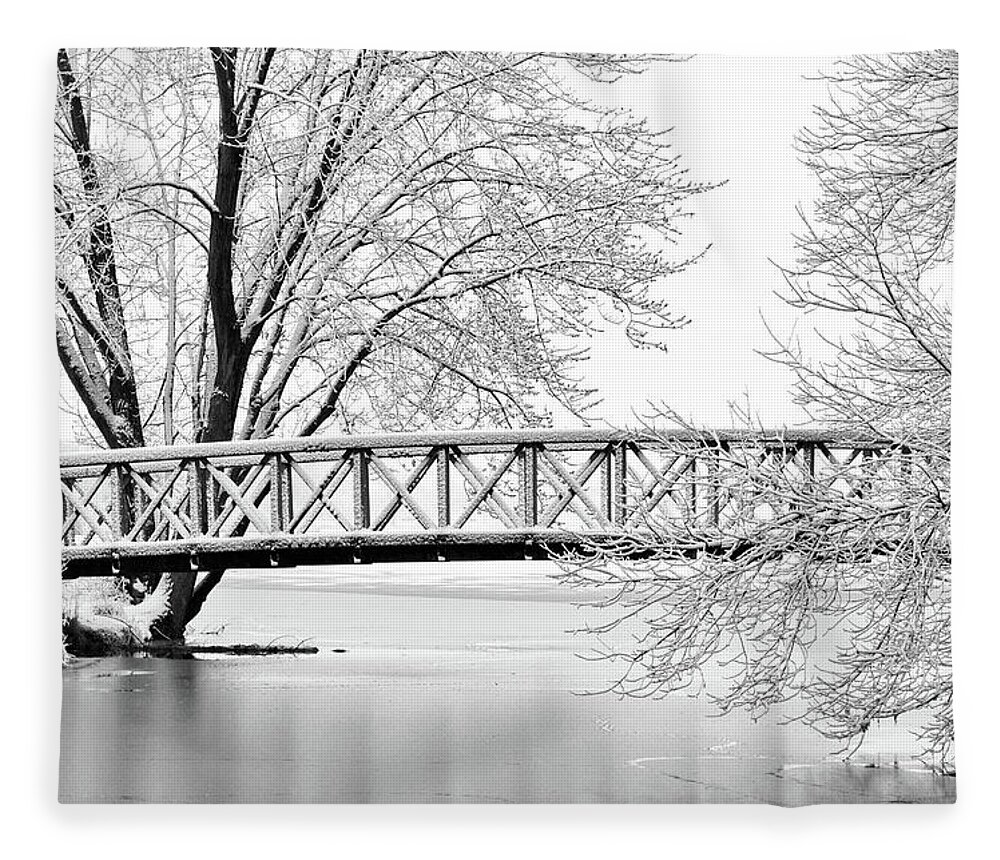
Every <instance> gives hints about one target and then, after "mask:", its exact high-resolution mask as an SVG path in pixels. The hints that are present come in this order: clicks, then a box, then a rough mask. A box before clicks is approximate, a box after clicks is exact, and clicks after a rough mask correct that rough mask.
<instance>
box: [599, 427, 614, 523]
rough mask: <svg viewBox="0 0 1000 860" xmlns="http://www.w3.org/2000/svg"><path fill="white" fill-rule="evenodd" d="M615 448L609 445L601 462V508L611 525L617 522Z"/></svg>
mask: <svg viewBox="0 0 1000 860" xmlns="http://www.w3.org/2000/svg"><path fill="white" fill-rule="evenodd" d="M614 452H615V446H614V444H611V445H608V446H607V447H606V448H605V449H604V458H603V459H602V461H601V507H602V508H603V509H604V518H605V519H606V520H607V521H608V522H609V523H614V521H615V453H614Z"/></svg>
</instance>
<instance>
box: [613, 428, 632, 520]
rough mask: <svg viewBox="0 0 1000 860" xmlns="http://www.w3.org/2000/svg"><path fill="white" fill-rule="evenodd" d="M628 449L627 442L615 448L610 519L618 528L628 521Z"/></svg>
mask: <svg viewBox="0 0 1000 860" xmlns="http://www.w3.org/2000/svg"><path fill="white" fill-rule="evenodd" d="M627 448H628V443H627V442H619V443H618V444H616V445H615V447H614V463H613V466H612V476H611V483H612V493H613V495H614V499H613V501H614V508H613V510H612V514H613V516H612V517H611V518H610V519H611V522H613V523H614V524H615V525H616V526H624V525H625V523H626V522H627V521H628V463H627V461H626V459H625V457H626V450H627Z"/></svg>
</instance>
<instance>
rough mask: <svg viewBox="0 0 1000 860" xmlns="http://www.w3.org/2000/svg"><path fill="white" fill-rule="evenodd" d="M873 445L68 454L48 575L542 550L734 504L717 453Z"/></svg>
mask: <svg viewBox="0 0 1000 860" xmlns="http://www.w3.org/2000/svg"><path fill="white" fill-rule="evenodd" d="M885 449H886V443H884V442H882V441H879V440H862V439H846V438H844V437H837V436H836V435H834V434H833V433H830V432H826V433H824V432H818V431H810V432H790V431H783V432H766V433H757V434H746V433H733V432H721V433H715V434H696V433H688V432H673V431H671V432H669V433H662V434H661V433H621V432H609V431H594V430H580V431H576V430H574V431H564V430H519V431H509V432H466V433H433V434H397V435H382V436H341V437H331V438H325V439H316V438H307V439H272V440H265V441H250V442H233V443H219V444H204V445H193V446H188V447H179V446H173V447H161V448H135V449H114V450H94V451H90V452H87V453H73V454H68V455H65V456H63V457H62V459H61V465H60V478H61V483H62V496H63V527H62V541H63V552H62V555H63V577H64V578H67V579H72V578H75V577H80V576H101V575H119V574H120V575H123V576H129V575H133V574H140V573H143V572H149V571H159V572H164V571H184V570H192V569H195V570H198V569H200V570H212V569H221V568H239V567H243V568H246V567H268V566H273V567H293V566H296V565H303V564H311V565H332V564H350V563H367V562H398V561H448V560H455V559H466V560H495V559H545V558H548V557H550V555H551V554H553V553H557V552H563V551H565V550H566V549H572V548H574V547H577V546H579V545H580V544H581V542H583V541H587V540H590V539H593V538H595V537H613V536H621V535H626V534H629V533H630V532H632V531H634V530H637V529H641V528H642V527H643V525H644V523H647V522H648V521H649V519H650V518H662V517H667V518H672V519H674V520H676V521H679V522H682V523H684V524H685V525H686V526H687V527H688V530H689V532H690V533H692V534H697V533H698V530H699V529H702V530H703V531H705V533H706V534H707V533H709V532H710V531H711V530H712V529H713V527H718V526H719V525H720V524H722V523H724V522H725V521H726V519H727V518H732V517H734V516H739V511H740V507H741V504H745V502H744V503H741V501H740V493H739V484H738V482H739V480H740V470H739V469H738V468H734V467H733V464H734V463H735V462H737V461H739V462H741V463H742V464H743V468H745V463H746V462H747V458H746V455H747V454H748V453H750V452H752V454H753V457H756V458H758V460H759V461H760V462H763V461H766V460H768V459H769V458H778V459H776V460H773V461H772V462H778V463H781V464H783V468H785V467H787V469H788V470H789V473H790V474H796V473H797V474H799V475H802V476H805V475H809V476H817V475H818V474H819V473H820V472H821V471H824V470H825V473H826V474H828V475H829V476H830V478H829V479H830V480H831V481H838V480H840V481H847V483H848V485H849V483H850V481H851V480H853V479H852V478H851V476H852V475H855V476H856V475H858V474H861V472H859V471H858V470H859V469H860V470H862V471H863V469H864V468H865V466H864V464H865V463H870V462H873V461H875V460H877V459H879V457H880V454H881V453H882V452H883V451H884V450H885ZM734 454H737V455H738V456H734ZM661 521H662V519H661Z"/></svg>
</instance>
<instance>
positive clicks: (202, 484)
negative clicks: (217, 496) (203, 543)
mask: <svg viewBox="0 0 1000 860" xmlns="http://www.w3.org/2000/svg"><path fill="white" fill-rule="evenodd" d="M188 504H189V505H190V507H191V528H192V530H193V531H194V533H195V534H197V535H205V534H208V470H207V469H206V468H205V464H204V463H203V462H202V461H200V460H192V461H191V462H190V463H189V464H188Z"/></svg>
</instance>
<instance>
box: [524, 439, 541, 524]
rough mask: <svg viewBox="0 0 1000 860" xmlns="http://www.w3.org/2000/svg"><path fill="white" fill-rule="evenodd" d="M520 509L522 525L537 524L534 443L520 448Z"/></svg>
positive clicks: (536, 475) (536, 457)
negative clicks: (522, 519) (522, 514)
mask: <svg viewBox="0 0 1000 860" xmlns="http://www.w3.org/2000/svg"><path fill="white" fill-rule="evenodd" d="M521 510H522V511H524V525H525V526H526V527H527V528H531V529H533V528H535V527H536V526H537V525H538V449H537V448H536V447H535V446H534V445H524V446H523V447H522V448H521Z"/></svg>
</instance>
